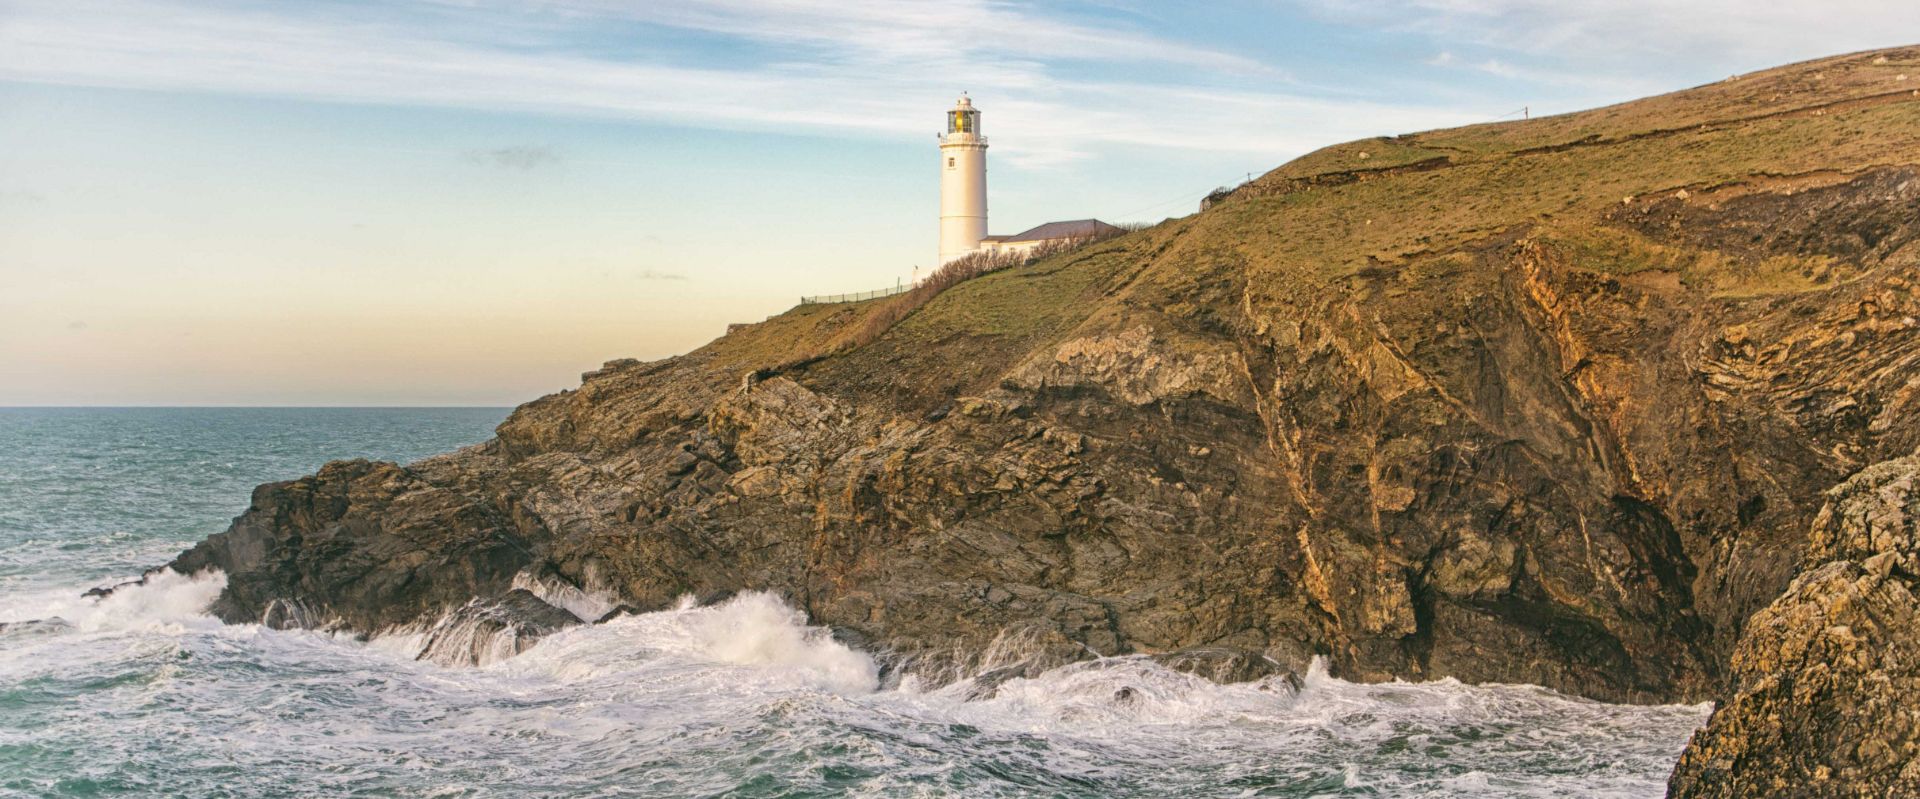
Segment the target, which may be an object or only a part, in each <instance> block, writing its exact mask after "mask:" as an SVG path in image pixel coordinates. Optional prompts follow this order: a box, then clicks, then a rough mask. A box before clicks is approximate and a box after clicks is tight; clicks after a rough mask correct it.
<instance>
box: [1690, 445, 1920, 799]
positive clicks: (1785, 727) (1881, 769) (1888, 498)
mask: <svg viewBox="0 0 1920 799" xmlns="http://www.w3.org/2000/svg"><path fill="white" fill-rule="evenodd" d="M1802 568H1803V571H1802V572H1801V574H1800V576H1798V577H1796V578H1794V580H1793V584H1792V585H1790V586H1788V588H1787V591H1786V593H1785V594H1783V595H1781V597H1780V598H1779V599H1776V600H1774V602H1773V604H1771V605H1768V606H1767V607H1766V608H1765V609H1764V610H1762V611H1760V612H1759V613H1758V614H1755V615H1754V617H1753V619H1751V620H1750V621H1749V622H1748V623H1747V631H1746V635H1745V636H1743V637H1742V638H1741V640H1740V645H1739V646H1738V647H1737V648H1735V649H1734V653H1733V688H1732V696H1731V698H1730V699H1728V700H1727V701H1725V702H1723V703H1721V705H1720V706H1719V707H1718V708H1717V709H1716V710H1715V711H1714V714H1713V717H1712V718H1711V719H1710V720H1709V721H1708V722H1707V726H1706V728H1705V729H1702V730H1701V731H1700V732H1698V733H1696V734H1695V735H1694V739H1693V743H1692V745H1691V746H1689V747H1688V749H1687V753H1686V755H1685V757H1684V758H1682V760H1681V761H1680V765H1679V767H1678V768H1676V769H1675V771H1674V775H1673V781H1672V795H1673V796H1676V797H1688V798H1689V799H1691V798H1693V797H1703V798H1704V797H1745V796H1805V797H1856V796H1857V797H1870V796H1871V797H1883V796H1920V458H1903V459H1900V460H1895V461H1889V462H1886V463H1881V464H1878V465H1875V466H1873V467H1871V468H1868V469H1866V470H1865V471H1862V472H1861V473H1860V474H1858V475H1856V476H1854V477H1853V478H1852V479H1850V480H1848V481H1846V482H1845V483H1842V484H1840V486H1839V487H1837V488H1835V489H1833V491H1831V492H1830V493H1829V494H1828V504H1827V507H1826V509H1825V510H1823V511H1821V513H1820V516H1819V518H1818V519H1817V520H1815V522H1814V525H1813V534H1812V538H1811V540H1810V541H1809V543H1808V545H1807V553H1806V556H1805V559H1804V564H1803V567H1802Z"/></svg>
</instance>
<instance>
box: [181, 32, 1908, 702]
mask: <svg viewBox="0 0 1920 799" xmlns="http://www.w3.org/2000/svg"><path fill="white" fill-rule="evenodd" d="M1909 72H1911V73H1913V74H1914V76H1915V77H1920V50H1905V51H1888V52H1885V53H1870V54H1864V55H1858V56H1848V57H1842V58H1838V59H1829V60H1827V61H1822V62H1814V63H1811V64H1806V65H1800V66H1796V67H1789V68H1785V69H1781V70H1775V71H1772V72H1766V73H1758V74H1755V75H1748V76H1742V77H1740V78H1737V79H1731V80H1729V81H1726V82H1723V83H1720V84H1714V85H1712V86H1708V87H1702V88H1700V89H1695V90H1691V91H1688V92H1682V93H1679V94H1675V95H1669V96H1665V97H1659V98H1653V99H1650V100H1646V101H1641V102H1639V103H1631V104H1627V105H1623V106H1617V107H1613V108H1607V109H1600V110H1597V111H1591V112H1585V113H1581V114H1573V115H1567V116H1564V117H1554V118H1548V119H1541V120H1534V121H1530V122H1524V123H1516V124H1507V125H1496V126H1479V127H1473V128H1464V129H1459V130H1452V131H1438V132H1433V133H1424V134H1414V135H1410V136H1402V137H1396V138H1392V139H1375V140H1368V141H1362V142H1355V143H1351V144H1346V145H1340V146H1338V147H1333V148H1329V149H1327V150H1324V151H1321V152H1318V153H1315V154H1312V155H1310V156H1308V157H1306V158H1303V159H1300V160H1298V161H1295V162H1293V163H1291V164H1288V165H1287V166H1284V167H1282V168H1280V169H1278V170H1275V172H1273V173H1271V174H1269V175H1268V176H1266V177H1263V178H1261V179H1260V180H1258V181H1255V182H1254V183H1252V184H1250V185H1249V186H1247V187H1244V188H1242V189H1241V190H1239V191H1238V192H1235V193H1234V194H1232V195H1230V196H1227V197H1224V198H1222V199H1220V200H1219V201H1217V202H1215V203H1213V204H1212V206H1211V207H1210V208H1209V209H1208V210H1207V211H1206V212H1204V213H1201V214H1198V215H1196V216H1192V217H1187V218H1185V219H1180V220H1175V221H1170V222H1167V223H1164V224H1162V225H1160V226H1158V227H1156V228H1154V229H1151V230H1148V231H1143V232H1141V233H1137V234H1133V235H1130V236H1127V237H1124V238H1121V239H1118V240H1115V241H1112V242H1107V243H1103V244H1100V245H1096V246H1093V247H1090V248H1087V249H1083V250H1080V251H1078V252H1075V253H1072V254H1069V255H1065V256H1059V257H1053V258H1049V259H1047V260H1044V261H1041V262H1038V263H1035V264H1031V265H1028V266H1026V267H1021V268H1016V269H1011V270H1006V271H1003V272H999V273H994V274H991V275H988V276H985V277H982V278H978V279H975V280H972V281H969V282H966V283H963V284H961V285H959V286H957V287H955V288H953V289H950V290H948V291H947V292H946V293H944V294H942V295H941V296H939V297H938V298H937V299H935V300H934V301H933V302H931V303H929V304H927V305H926V306H925V307H922V308H920V309H918V310H917V311H915V312H914V313H912V314H911V315H910V316H908V317H906V319H905V320H904V321H902V322H900V323H899V324H897V325H895V326H894V327H892V328H891V329H890V330H888V331H887V333H886V334H885V335H883V336H881V337H879V338H878V339H877V340H874V341H872V342H871V343H866V344H863V345H861V346H858V347H851V348H849V347H844V346H835V342H842V341H846V340H847V339H846V337H845V334H846V332H847V331H849V330H852V329H854V328H855V327H856V326H858V325H860V324H861V322H862V321H863V320H864V319H866V318H867V317H868V315H869V314H872V313H875V311H876V309H877V308H878V307H879V306H880V305H881V304H883V303H886V302H889V301H890V300H881V301H876V302H871V303H862V304H853V305H845V306H805V307H802V308H797V309H795V310H794V311H791V312H789V313H787V314H785V315H783V316H780V317H777V318H775V319H772V320H769V321H768V322H765V323H762V324H757V325H751V326H746V327H743V328H741V329H739V330H736V331H734V332H731V333H729V334H728V335H727V336H725V337H723V338H721V339H719V340H717V341H715V342H714V343H712V344H710V345H708V346H707V347H704V348H702V349H700V350H697V351H695V352H692V353H689V354H687V355H685V356H680V357H677V358H670V359H667V360H664V361H658V362H653V363H638V362H632V361H625V362H615V363H611V364H608V365H607V367H606V368H604V369H602V370H600V371H597V372H594V373H590V374H588V375H586V376H585V377H584V379H583V381H582V385H581V386H580V388H579V389H577V390H574V391H568V392H562V393H560V394H556V395H553V396H549V397H546V398H542V399H540V400H536V401H534V402H531V403H528V404H527V405H525V406H522V407H521V408H519V409H518V410H516V411H515V412H514V413H513V415H512V416H511V418H509V419H508V420H507V421H506V422H505V423H503V424H502V425H501V426H500V428H499V430H498V437H497V438H496V439H494V440H493V441H490V442H488V443H486V444H483V445H481V446H478V447H474V448H471V449H468V450H464V451H461V452H457V453H453V454H450V455H447V456H442V457H439V458H434V459H430V460H428V461H424V462H421V463H417V464H413V465H411V466H406V467H401V466H395V465H390V464H368V463H347V464H333V465H329V466H327V467H326V468H324V469H322V470H321V471H320V472H319V473H318V474H317V475H315V476H313V477H308V478H304V479H302V480H296V481H292V482H290V483H281V484H274V485H270V486H264V487H262V488H261V489H260V490H259V491H258V492H256V494H255V496H254V502H253V506H252V507H251V508H250V509H249V510H248V511H247V512H246V513H245V514H244V515H242V516H241V517H240V518H239V519H237V520H236V521H235V523H234V526H233V528H232V529H231V530H230V531H228V532H226V533H223V534H221V535H217V536H214V537H213V538H211V539H209V540H208V541H207V542H206V543H204V544H202V545H200V546H198V547H196V548H195V549H193V550H191V551H189V552H188V553H186V554H185V555H183V556H182V557H181V559H180V560H179V561H177V562H176V563H175V564H174V565H175V567H176V568H180V569H186V570H193V569H198V568H204V567H208V566H217V567H220V568H223V569H225V570H226V571H227V572H228V573H229V575H230V580H231V582H230V585H229V588H228V590H227V593H226V594H225V595H224V596H223V597H222V598H221V600H220V603H219V605H218V607H217V610H218V612H219V613H220V614H221V615H222V616H223V617H225V618H228V619H231V620H236V621H239V620H245V621H252V620H258V619H261V618H263V617H267V616H271V617H273V618H275V619H276V620H278V621H279V622H280V623H297V624H308V625H318V624H331V625H335V626H339V627H343V628H347V629H353V630H361V631H376V630H382V629H387V628H391V627H394V626H400V625H421V624H425V623H427V622H430V621H431V620H433V619H436V618H439V617H440V616H441V615H442V614H444V613H446V612H448V611H451V610H453V609H455V608H460V607H463V606H465V605H466V604H467V603H469V602H470V601H471V600H474V599H475V598H480V599H481V600H482V601H483V602H496V603H498V602H503V601H504V600H503V599H502V598H504V597H505V596H506V595H507V593H508V592H509V591H510V590H511V589H512V588H513V586H514V580H515V578H516V576H517V575H522V574H534V575H538V576H539V577H540V579H541V580H544V581H546V583H547V584H550V585H558V586H563V587H564V586H573V587H576V588H589V589H594V590H605V591H609V592H611V593H613V594H615V595H617V596H618V597H620V598H621V600H622V601H624V602H627V603H629V604H631V605H632V606H633V607H635V608H639V609H648V608H658V607H663V606H665V605H667V604H669V603H671V602H673V601H675V599H676V597H679V596H681V595H683V594H692V595H695V596H696V597H703V596H716V595H720V594H723V593H725V592H729V591H736V590H741V589H769V590H774V591H778V592H781V593H783V594H785V595H786V596H788V597H789V598H791V599H792V600H793V601H794V602H795V603H797V604H798V605H799V606H801V607H803V608H805V609H806V611H807V612H808V613H810V614H811V615H812V616H813V618H814V619H815V620H816V621H818V622H820V623H824V624H829V625H833V626H834V627H835V628H837V629H838V630H840V631H842V632H844V633H845V634H848V635H852V636H857V637H860V638H862V639H864V640H865V641H866V642H867V643H868V644H869V645H870V646H872V647H875V648H881V649H884V650H886V651H887V652H890V653H892V655H893V659H894V661H895V663H896V664H898V665H900V666H901V667H904V668H912V669H917V670H919V671H921V672H923V673H927V674H935V675H938V674H956V673H962V672H968V671H982V670H990V669H1006V668H1016V669H1028V668H1039V667H1045V666H1048V665H1053V664H1057V663H1060V662H1064V661H1068V660H1073V659H1079V658H1085V657H1091V656H1094V655H1112V654H1120V653H1129V652H1145V653H1179V652H1207V653H1214V654H1213V655H1209V657H1216V656H1218V653H1222V652H1226V653H1237V654H1233V655H1231V657H1238V658H1241V659H1242V660H1245V659H1248V658H1251V659H1254V660H1260V661H1263V662H1264V661H1272V662H1275V663H1279V664H1283V665H1293V666H1298V665H1300V664H1303V663H1304V661H1305V659H1306V658H1308V657H1310V656H1312V655H1316V654H1317V655H1324V656H1326V657H1327V658H1328V660H1329V662H1330V664H1331V667H1332V669H1333V671H1334V673H1335V674H1336V675H1339V676H1343V677H1347V678H1352V679H1362V680H1373V679H1386V678H1390V677H1405V678H1411V679H1427V678H1437V677H1443V676H1453V677H1458V678H1460V679H1463V680H1468V681H1513V682H1530V683H1539V684H1544V685H1547V686H1551V687H1554V688H1557V689H1561V690H1565V691H1571V692H1574V693H1579V694H1584V695H1588V696H1593V697H1599V698H1604V699H1612V700H1627V701H1674V700H1684V701H1696V700H1699V699H1703V698H1707V697H1712V696H1715V695H1716V693H1717V692H1718V691H1720V690H1721V689H1722V688H1723V687H1732V686H1737V685H1741V684H1744V683H1743V680H1744V679H1745V677H1744V676H1743V675H1744V674H1745V672H1744V671H1743V669H1744V668H1746V667H1745V665H1744V663H1745V662H1744V661H1740V660H1737V659H1736V653H1737V652H1740V651H1744V650H1742V649H1740V648H1739V647H1737V646H1736V644H1737V642H1739V641H1741V640H1742V634H1743V632H1745V631H1746V627H1747V619H1748V617H1749V616H1750V615H1752V614H1753V613H1754V612H1755V611H1756V610H1759V609H1761V608H1763V607H1766V606H1768V604H1769V603H1771V602H1773V601H1774V600H1775V599H1776V598H1778V597H1780V596H1781V594H1782V592H1783V591H1785V590H1786V589H1787V588H1788V585H1789V582H1790V581H1791V580H1792V579H1793V577H1794V574H1795V571H1796V568H1797V564H1798V563H1799V561H1800V558H1799V555H1800V553H1801V552H1802V551H1803V550H1804V549H1805V546H1806V543H1807V535H1806V531H1807V530H1808V529H1809V524H1810V523H1811V522H1812V521H1813V519H1814V517H1815V514H1816V512H1817V511H1818V509H1819V508H1820V507H1821V503H1822V497H1823V493H1822V492H1824V491H1825V490H1826V489H1827V488H1829V487H1830V486H1833V485H1835V484H1836V483H1839V482H1840V481H1841V480H1843V479H1844V478H1846V477H1847V476H1848V475H1850V474H1852V473H1854V472H1856V471H1858V470H1860V469H1861V468H1863V467H1865V466H1867V465H1868V464H1872V463H1875V462H1878V461H1882V460H1886V459H1888V458H1892V457H1896V456H1898V455H1901V454H1904V453H1908V452H1911V451H1913V450H1914V448H1915V447H1916V445H1920V424H1916V423H1920V322H1916V316H1920V282H1917V281H1916V266H1917V265H1920V241H1917V240H1920V167H1916V164H1920V95H1917V94H1916V93H1915V92H1914V87H1915V86H1917V85H1920V83H1915V82H1909V81H1906V80H1905V79H1904V76H1905V75H1907V74H1908V73H1909ZM1860 568H1862V569H1866V568H1868V567H1866V566H1864V565H1862V566H1860ZM1874 568H1878V567H1874ZM521 599H522V600H524V597H522V598H521ZM521 604H523V605H524V602H521ZM275 614H277V615H275ZM1749 640H1751V637H1749ZM1730 665H1731V667H1732V669H1733V671H1732V672H1729V667H1730Z"/></svg>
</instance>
